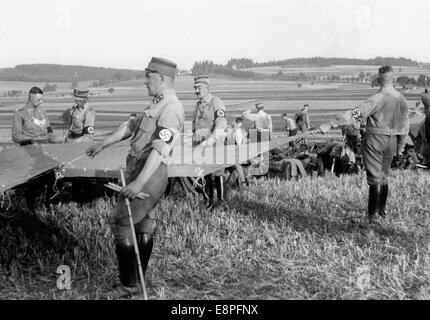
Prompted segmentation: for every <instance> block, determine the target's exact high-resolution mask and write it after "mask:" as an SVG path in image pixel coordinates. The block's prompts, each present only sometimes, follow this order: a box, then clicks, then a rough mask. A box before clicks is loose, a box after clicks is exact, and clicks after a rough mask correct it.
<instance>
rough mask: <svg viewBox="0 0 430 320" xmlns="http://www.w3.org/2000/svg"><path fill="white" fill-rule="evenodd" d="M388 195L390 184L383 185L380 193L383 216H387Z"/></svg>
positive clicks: (380, 206) (381, 214)
mask: <svg viewBox="0 0 430 320" xmlns="http://www.w3.org/2000/svg"><path fill="white" fill-rule="evenodd" d="M387 197H388V184H384V185H382V186H381V194H380V195H379V215H380V216H381V217H383V218H384V217H385V216H386V212H385V206H386V204H387Z"/></svg>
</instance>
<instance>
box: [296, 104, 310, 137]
mask: <svg viewBox="0 0 430 320" xmlns="http://www.w3.org/2000/svg"><path fill="white" fill-rule="evenodd" d="M296 121H297V123H298V124H299V128H300V131H302V132H306V131H308V130H309V129H310V128H311V120H310V117H309V105H308V104H305V105H303V107H302V108H301V109H300V111H299V112H298V113H297V116H296Z"/></svg>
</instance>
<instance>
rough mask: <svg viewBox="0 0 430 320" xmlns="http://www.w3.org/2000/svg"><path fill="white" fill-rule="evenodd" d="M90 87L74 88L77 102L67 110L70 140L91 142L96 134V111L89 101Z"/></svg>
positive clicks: (66, 117)
mask: <svg viewBox="0 0 430 320" xmlns="http://www.w3.org/2000/svg"><path fill="white" fill-rule="evenodd" d="M88 94H89V90H88V89H74V91H73V97H74V100H75V104H74V105H73V106H72V108H71V109H69V110H66V113H67V115H66V116H65V119H68V124H69V133H68V136H67V138H68V140H69V141H70V142H91V141H92V140H93V135H94V123H95V120H96V111H95V110H94V108H92V107H91V106H90V105H89V103H88Z"/></svg>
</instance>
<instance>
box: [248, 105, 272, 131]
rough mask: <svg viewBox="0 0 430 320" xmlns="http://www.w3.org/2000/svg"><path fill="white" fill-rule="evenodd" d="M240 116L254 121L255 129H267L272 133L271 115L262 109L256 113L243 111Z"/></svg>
mask: <svg viewBox="0 0 430 320" xmlns="http://www.w3.org/2000/svg"><path fill="white" fill-rule="evenodd" d="M242 116H243V118H245V119H246V120H250V121H253V122H254V123H255V129H257V130H269V132H270V133H272V131H273V125H272V117H271V116H270V115H268V114H267V113H266V112H264V111H263V110H259V111H258V112H257V113H244V114H243V115H242Z"/></svg>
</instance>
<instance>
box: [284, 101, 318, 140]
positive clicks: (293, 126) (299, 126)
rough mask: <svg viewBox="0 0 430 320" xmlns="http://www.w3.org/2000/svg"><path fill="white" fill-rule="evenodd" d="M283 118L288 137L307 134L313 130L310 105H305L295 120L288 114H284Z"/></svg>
mask: <svg viewBox="0 0 430 320" xmlns="http://www.w3.org/2000/svg"><path fill="white" fill-rule="evenodd" d="M281 117H282V119H283V120H284V121H285V131H286V132H287V134H288V136H291V137H292V136H295V135H296V134H297V133H298V132H299V131H300V132H307V131H308V130H310V129H311V121H310V117H309V105H308V104H305V105H303V107H302V108H301V109H300V110H299V112H297V113H296V115H295V119H293V118H291V117H289V116H288V113H287V112H284V113H283V114H282V115H281Z"/></svg>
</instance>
